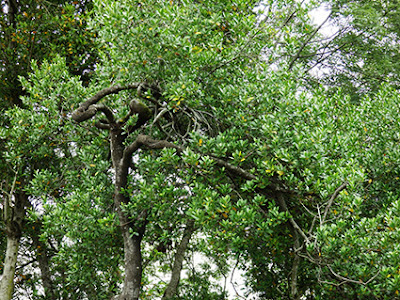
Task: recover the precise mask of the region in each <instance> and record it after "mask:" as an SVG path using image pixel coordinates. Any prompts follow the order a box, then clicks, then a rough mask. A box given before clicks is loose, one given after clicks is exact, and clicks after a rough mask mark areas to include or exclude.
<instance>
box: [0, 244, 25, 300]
mask: <svg viewBox="0 0 400 300" xmlns="http://www.w3.org/2000/svg"><path fill="white" fill-rule="evenodd" d="M19 240H20V238H19V237H7V250H6V257H5V260H4V270H3V277H2V278H1V281H0V299H2V300H11V299H12V295H13V293H14V275H15V266H16V264H17V257H18V248H19Z"/></svg>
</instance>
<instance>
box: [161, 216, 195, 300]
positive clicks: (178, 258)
mask: <svg viewBox="0 0 400 300" xmlns="http://www.w3.org/2000/svg"><path fill="white" fill-rule="evenodd" d="M194 230H195V229H194V221H193V220H189V221H188V223H187V225H186V228H185V231H184V232H183V236H182V240H181V243H180V244H179V246H178V248H177V249H176V253H175V258H174V265H173V267H172V274H171V280H170V281H169V284H168V285H167V288H166V289H165V292H164V295H163V297H162V300H167V299H171V298H172V297H174V296H175V295H176V292H177V289H178V285H179V281H180V279H181V271H182V266H183V259H184V258H185V252H186V249H187V246H188V244H189V241H190V238H191V237H192V234H193V232H194Z"/></svg>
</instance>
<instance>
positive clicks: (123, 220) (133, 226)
mask: <svg viewBox="0 0 400 300" xmlns="http://www.w3.org/2000/svg"><path fill="white" fill-rule="evenodd" d="M110 134H111V156H112V161H113V165H114V170H115V195H114V203H115V207H116V210H117V214H118V218H119V222H120V226H121V232H122V237H123V240H124V264H125V276H124V285H123V288H122V292H121V294H120V295H118V296H117V297H114V299H118V300H138V299H139V296H140V289H141V281H142V252H141V242H142V238H143V236H144V232H145V228H146V220H145V214H146V213H145V212H142V213H141V214H140V215H141V219H139V220H131V219H130V218H129V216H127V215H126V213H125V212H124V211H123V209H122V206H123V205H124V204H127V203H128V202H129V197H128V196H127V195H126V194H125V193H123V192H122V191H123V190H124V188H126V186H127V180H128V171H129V162H130V159H131V157H128V155H126V153H124V152H125V147H124V145H123V142H124V138H123V136H122V133H121V130H119V129H112V130H111V131H110Z"/></svg>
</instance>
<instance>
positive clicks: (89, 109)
mask: <svg viewBox="0 0 400 300" xmlns="http://www.w3.org/2000/svg"><path fill="white" fill-rule="evenodd" d="M139 86H140V83H133V84H128V85H127V86H119V85H115V86H111V87H108V88H105V89H102V90H101V91H99V92H98V93H97V94H96V95H94V96H93V97H91V98H90V99H89V100H87V101H85V102H83V103H82V104H81V105H80V106H79V107H78V108H77V109H76V110H75V111H74V112H73V113H72V116H71V117H72V119H73V120H74V121H76V122H78V123H80V122H83V121H85V120H88V119H90V118H91V117H93V116H94V115H95V114H96V112H97V110H100V111H103V112H104V114H105V115H106V116H107V113H108V112H106V111H104V110H103V109H104V108H103V107H102V106H100V107H97V109H96V108H93V105H94V104H97V103H98V102H99V101H100V100H101V99H103V98H104V97H105V96H108V95H111V94H118V93H119V92H120V91H123V90H132V89H137V88H138V87H139ZM110 112H111V111H110ZM107 118H108V116H107Z"/></svg>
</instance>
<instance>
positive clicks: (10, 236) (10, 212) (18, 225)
mask: <svg viewBox="0 0 400 300" xmlns="http://www.w3.org/2000/svg"><path fill="white" fill-rule="evenodd" d="M12 200H13V202H14V205H12V203H11V202H12ZM27 200H28V197H27V195H26V194H24V193H16V194H15V195H14V197H13V199H12V196H11V194H10V196H9V197H7V198H6V199H4V202H3V220H4V223H5V227H6V230H5V231H6V236H7V250H6V257H5V260H4V270H3V276H2V278H1V281H0V299H2V300H11V298H12V295H13V293H14V276H15V267H16V265H17V258H18V248H19V242H20V239H21V234H22V226H23V221H24V217H25V205H26V203H27Z"/></svg>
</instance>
